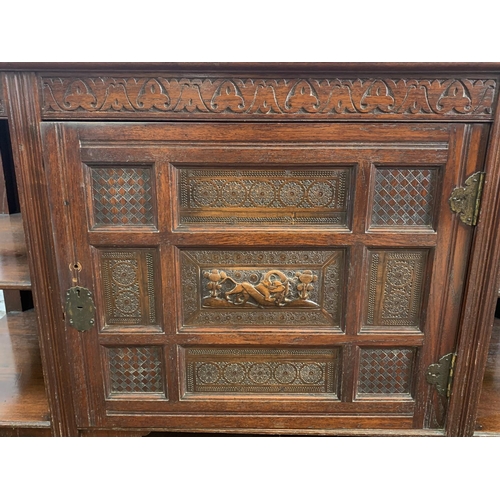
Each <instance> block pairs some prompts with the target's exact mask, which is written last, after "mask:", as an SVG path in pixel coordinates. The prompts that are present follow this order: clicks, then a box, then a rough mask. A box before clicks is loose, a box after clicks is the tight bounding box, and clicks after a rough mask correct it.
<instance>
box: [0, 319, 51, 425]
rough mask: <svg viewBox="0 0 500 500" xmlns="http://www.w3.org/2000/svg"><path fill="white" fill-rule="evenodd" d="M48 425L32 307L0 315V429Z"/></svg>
mask: <svg viewBox="0 0 500 500" xmlns="http://www.w3.org/2000/svg"><path fill="white" fill-rule="evenodd" d="M5 427H22V428H28V427H50V418H49V405H48V401H47V395H46V393H45V384H44V379H43V374H42V362H41V357H40V349H39V346H38V335H37V324H36V315H35V311H34V310H30V311H26V312H19V313H10V314H8V315H6V316H4V317H3V318H0V428H5Z"/></svg>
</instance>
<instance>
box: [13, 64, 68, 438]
mask: <svg viewBox="0 0 500 500" xmlns="http://www.w3.org/2000/svg"><path fill="white" fill-rule="evenodd" d="M36 81H37V80H36V77H35V75H34V74H30V73H25V74H19V73H9V74H7V75H6V78H5V84H6V97H7V98H8V119H9V127H10V136H11V140H12V145H13V157H14V165H15V168H16V177H17V182H18V186H19V193H20V199H21V211H22V214H23V221H24V227H25V236H26V243H27V248H28V259H29V262H30V269H31V280H32V290H33V297H34V302H35V308H36V311H37V314H36V317H37V326H38V333H39V343H40V351H41V355H42V368H43V372H44V380H45V384H46V389H47V394H48V401H49V408H50V413H51V419H52V430H53V432H54V434H55V435H68V434H73V435H76V427H75V423H74V412H73V409H72V390H71V387H70V385H69V384H68V380H69V379H68V372H71V370H70V369H69V367H68V366H67V365H66V358H65V344H64V341H63V337H61V336H60V335H58V334H57V333H56V332H60V329H61V325H62V323H63V317H62V309H61V307H60V305H59V304H57V305H56V304H54V302H53V297H52V294H53V293H54V292H55V291H57V290H58V288H59V284H58V281H57V279H56V276H55V275H54V270H55V269H56V264H55V261H54V255H53V245H54V243H53V238H52V228H51V224H50V220H51V213H50V208H49V199H48V196H47V190H46V186H47V179H46V176H45V170H44V167H43V164H42V154H41V142H40V135H39V124H40V104H39V101H38V95H39V94H38V91H37V84H36ZM49 290H51V291H52V293H50V292H49ZM58 339H59V340H58Z"/></svg>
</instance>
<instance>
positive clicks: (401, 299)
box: [365, 250, 428, 329]
mask: <svg viewBox="0 0 500 500" xmlns="http://www.w3.org/2000/svg"><path fill="white" fill-rule="evenodd" d="M427 255H428V251H427V250H398V251H386V250H380V251H379V250H377V251H371V252H370V253H369V257H370V275H369V291H368V301H367V307H366V309H367V313H366V323H365V324H366V325H367V326H368V327H370V326H374V327H377V326H378V327H399V326H411V327H414V328H416V329H419V327H420V324H419V322H420V312H421V311H420V309H421V303H422V289H423V285H424V270H425V266H426V262H427Z"/></svg>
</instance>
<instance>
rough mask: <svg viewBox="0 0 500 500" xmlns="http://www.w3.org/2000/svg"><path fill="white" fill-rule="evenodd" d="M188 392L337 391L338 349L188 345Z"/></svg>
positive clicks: (290, 392)
mask: <svg viewBox="0 0 500 500" xmlns="http://www.w3.org/2000/svg"><path fill="white" fill-rule="evenodd" d="M184 351H185V365H186V374H185V384H186V393H187V394H196V393H230V394H251V393H267V394H323V395H328V396H335V395H336V394H337V380H338V370H339V352H338V349H279V348H255V349H248V348H218V349H214V348H187V349H185V350H184Z"/></svg>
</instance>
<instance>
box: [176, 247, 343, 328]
mask: <svg viewBox="0 0 500 500" xmlns="http://www.w3.org/2000/svg"><path fill="white" fill-rule="evenodd" d="M343 268H344V253H343V251H339V250H337V251H331V250H311V251H303V250H292V251H279V250H247V251H238V250H229V251H228V250H184V251H182V252H181V281H182V290H183V293H182V300H183V325H185V326H195V325H197V326H203V325H214V326H224V325H228V326H230V325H243V326H244V325H251V326H287V325H289V326H293V325H301V326H308V325H310V326H317V325H325V326H326V325H329V326H340V309H341V293H340V290H341V282H342V275H343Z"/></svg>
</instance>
